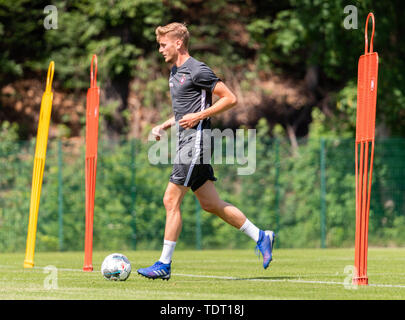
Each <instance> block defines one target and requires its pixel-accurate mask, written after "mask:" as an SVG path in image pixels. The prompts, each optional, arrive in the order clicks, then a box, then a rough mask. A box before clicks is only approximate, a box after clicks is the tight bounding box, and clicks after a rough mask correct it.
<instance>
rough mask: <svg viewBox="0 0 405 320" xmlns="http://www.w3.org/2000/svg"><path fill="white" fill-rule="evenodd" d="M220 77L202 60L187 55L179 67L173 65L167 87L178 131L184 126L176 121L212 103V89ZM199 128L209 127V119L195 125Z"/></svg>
mask: <svg viewBox="0 0 405 320" xmlns="http://www.w3.org/2000/svg"><path fill="white" fill-rule="evenodd" d="M218 81H220V79H219V78H218V77H217V76H216V75H215V73H214V72H213V71H212V70H211V69H210V68H209V67H208V66H207V65H206V64H205V63H203V62H200V61H198V60H196V59H194V58H193V57H189V58H188V59H187V60H186V61H185V62H184V63H183V64H182V65H181V66H180V67H177V66H176V65H174V66H173V68H172V70H171V72H170V79H169V87H170V95H171V97H172V107H173V113H174V117H175V120H176V126H177V127H178V130H179V132H181V131H183V130H184V128H183V127H181V126H179V125H178V121H179V120H180V119H181V118H182V117H183V116H184V115H186V114H188V113H195V112H199V111H202V110H204V109H206V108H209V107H210V106H211V104H212V91H213V90H214V88H215V85H216V84H217V82H218ZM198 126H199V128H200V129H210V128H211V122H210V119H204V120H203V121H202V123H199V124H197V125H196V127H195V129H197V127H198Z"/></svg>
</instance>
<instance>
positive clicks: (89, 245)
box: [83, 55, 100, 271]
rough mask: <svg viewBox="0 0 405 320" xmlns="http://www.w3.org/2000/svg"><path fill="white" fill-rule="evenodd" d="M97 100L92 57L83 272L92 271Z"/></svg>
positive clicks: (88, 107) (87, 120)
mask: <svg viewBox="0 0 405 320" xmlns="http://www.w3.org/2000/svg"><path fill="white" fill-rule="evenodd" d="M93 63H94V74H93ZM99 99H100V89H99V88H98V87H97V56H96V55H93V58H92V59H91V69H90V88H89V89H88V91H87V105H86V164H85V174H86V231H85V243H84V266H83V271H93V264H92V256H93V217H94V197H95V192H96V171H97V141H98V140H97V139H98V112H99Z"/></svg>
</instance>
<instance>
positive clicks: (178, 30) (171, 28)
mask: <svg viewBox="0 0 405 320" xmlns="http://www.w3.org/2000/svg"><path fill="white" fill-rule="evenodd" d="M155 33H156V40H157V41H159V39H160V37H161V36H164V35H166V34H168V35H170V36H172V37H174V38H175V39H179V40H182V41H183V45H184V47H185V48H186V49H187V48H188V40H189V39H190V33H189V32H188V30H187V27H186V24H185V23H179V22H172V23H169V24H168V25H165V26H159V27H157V28H156V30H155Z"/></svg>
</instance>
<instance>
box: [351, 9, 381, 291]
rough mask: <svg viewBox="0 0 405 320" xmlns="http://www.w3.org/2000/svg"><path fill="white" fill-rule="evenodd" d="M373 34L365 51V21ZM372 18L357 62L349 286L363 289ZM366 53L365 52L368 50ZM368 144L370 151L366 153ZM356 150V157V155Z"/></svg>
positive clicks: (373, 92) (373, 67)
mask: <svg viewBox="0 0 405 320" xmlns="http://www.w3.org/2000/svg"><path fill="white" fill-rule="evenodd" d="M370 18H371V20H372V22H373V31H372V34H371V39H370V49H369V48H368V35H367V30H368V20H369V19H370ZM374 26H375V22H374V15H373V13H369V14H368V16H367V20H366V28H365V50H364V55H362V56H361V57H360V59H359V65H358V79H357V115H356V149H355V162H356V169H355V179H356V236H355V257H354V264H355V274H354V275H353V284H356V285H367V284H368V277H367V250H368V221H369V212H370V195H371V181H372V176H373V160H374V136H375V114H376V103H377V77H378V54H377V52H373V39H374ZM368 49H369V50H368ZM370 144H371V150H370ZM359 149H360V155H359ZM369 160H370V161H369Z"/></svg>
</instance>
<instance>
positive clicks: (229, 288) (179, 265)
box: [0, 248, 405, 300]
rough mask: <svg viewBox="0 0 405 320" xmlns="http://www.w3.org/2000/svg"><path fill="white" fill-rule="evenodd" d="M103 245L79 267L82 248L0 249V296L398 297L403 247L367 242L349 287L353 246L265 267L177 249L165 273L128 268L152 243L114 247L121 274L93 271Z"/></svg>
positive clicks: (246, 253)
mask: <svg viewBox="0 0 405 320" xmlns="http://www.w3.org/2000/svg"><path fill="white" fill-rule="evenodd" d="M110 253H111V252H95V253H94V255H93V265H94V269H95V270H94V271H93V272H83V271H81V269H82V266H83V253H82V252H63V253H58V252H52V253H41V252H38V253H36V256H35V264H36V265H35V267H34V268H33V269H24V268H23V267H22V265H23V260H24V254H23V253H10V254H0V299H3V300H4V299H7V300H11V299H18V300H21V299H74V300H83V299H92V300H94V299H95V300H98V299H134V300H135V299H136V300H267V299H276V300H279V299H289V300H295V299H312V300H322V299H332V300H341V299H356V300H357V299H384V300H385V299H389V300H393V299H405V249H403V248H401V249H399V248H396V249H394V248H378V249H377V248H376V249H374V248H372V249H369V260H368V276H369V283H370V285H369V286H362V287H359V288H357V289H353V287H351V286H350V285H349V286H348V285H346V286H345V284H350V283H351V281H349V280H350V279H351V274H349V273H345V267H346V266H350V265H353V259H354V250H353V249H294V250H293V249H279V250H275V252H274V259H273V262H272V263H271V265H270V267H269V269H267V270H263V268H262V265H261V259H260V261H259V260H258V258H257V257H256V256H255V255H254V251H253V250H203V251H181V250H178V251H176V252H175V255H174V263H173V266H172V278H171V279H170V280H169V281H162V280H160V279H159V280H154V281H152V280H149V279H145V278H143V277H141V276H139V275H138V274H137V272H136V270H137V269H138V268H139V267H145V266H148V265H150V264H152V263H153V262H155V260H157V258H158V257H159V256H160V252H159V251H127V252H121V253H123V254H125V255H126V256H127V257H128V258H129V260H130V261H131V264H132V274H131V275H130V277H129V278H128V280H127V281H124V282H114V281H108V280H104V279H103V277H102V275H101V273H100V265H101V262H102V260H103V259H104V257H105V256H107V255H108V254H110ZM49 265H53V266H55V267H57V274H56V276H57V278H56V279H57V288H53V289H47V288H46V285H45V284H46V283H47V277H49V276H50V273H46V272H45V270H44V267H46V266H49ZM345 279H346V280H345ZM345 281H347V283H346V282H345ZM54 283H55V282H54Z"/></svg>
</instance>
